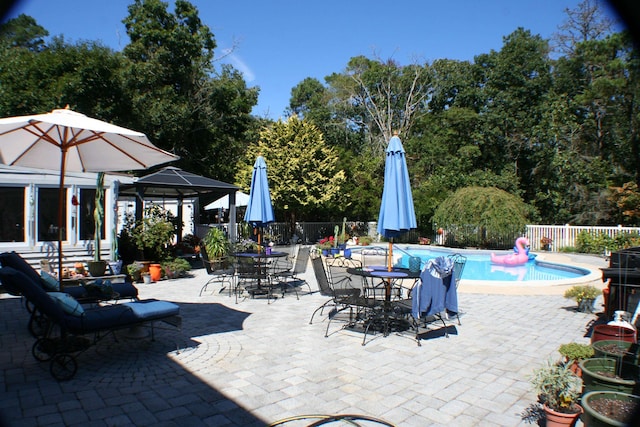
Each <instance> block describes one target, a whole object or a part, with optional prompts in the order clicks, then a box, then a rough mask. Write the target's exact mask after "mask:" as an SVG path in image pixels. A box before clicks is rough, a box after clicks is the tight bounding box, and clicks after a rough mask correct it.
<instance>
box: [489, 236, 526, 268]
mask: <svg viewBox="0 0 640 427" xmlns="http://www.w3.org/2000/svg"><path fill="white" fill-rule="evenodd" d="M525 246H529V239H527V238H526V237H518V239H516V249H517V251H518V252H517V253H513V254H509V255H496V254H493V253H492V254H491V262H492V263H494V264H500V265H522V264H526V262H527V261H529V254H528V253H527V250H526V249H525Z"/></svg>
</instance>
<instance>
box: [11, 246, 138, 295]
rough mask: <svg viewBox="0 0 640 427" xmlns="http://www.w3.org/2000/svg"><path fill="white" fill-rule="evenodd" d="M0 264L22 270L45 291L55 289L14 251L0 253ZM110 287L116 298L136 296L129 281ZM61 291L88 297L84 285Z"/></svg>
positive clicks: (65, 288)
mask: <svg viewBox="0 0 640 427" xmlns="http://www.w3.org/2000/svg"><path fill="white" fill-rule="evenodd" d="M0 265H2V266H3V267H11V268H14V269H16V270H18V271H20V272H22V273H23V274H25V275H26V276H27V277H29V278H31V280H33V281H34V282H36V283H38V284H39V285H40V286H41V287H42V288H43V289H44V290H45V291H46V290H49V291H56V290H57V289H55V285H52V284H48V283H47V282H45V280H44V279H43V278H42V276H41V275H40V274H38V272H37V271H36V270H34V268H33V267H31V265H30V264H29V263H28V262H27V261H25V260H24V258H22V257H21V256H20V255H19V254H17V253H16V252H4V253H2V254H0ZM111 287H112V289H113V292H114V295H116V299H137V298H138V288H136V287H135V286H133V285H132V284H131V283H113V284H111ZM58 288H59V286H58ZM62 291H63V292H65V293H68V294H70V295H71V296H73V297H74V298H76V299H77V298H83V299H90V295H89V294H88V291H87V288H86V287H84V286H64V287H63V289H62Z"/></svg>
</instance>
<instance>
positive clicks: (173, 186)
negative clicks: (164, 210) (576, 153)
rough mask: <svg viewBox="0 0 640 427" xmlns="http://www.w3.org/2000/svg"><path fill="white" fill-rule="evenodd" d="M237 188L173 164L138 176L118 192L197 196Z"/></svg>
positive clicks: (181, 196) (127, 194) (130, 194)
mask: <svg viewBox="0 0 640 427" xmlns="http://www.w3.org/2000/svg"><path fill="white" fill-rule="evenodd" d="M237 190H239V188H238V187H237V186H235V185H233V184H228V183H226V182H222V181H218V180H215V179H211V178H207V177H205V176H201V175H196V174H193V173H191V172H186V171H183V170H182V169H180V168H177V167H174V166H167V167H165V168H162V169H160V170H159V171H157V172H154V173H151V174H149V175H146V176H143V177H140V178H138V179H137V180H136V181H135V182H134V183H133V184H124V185H122V186H121V187H120V191H119V194H120V195H125V196H135V195H137V194H138V192H139V191H140V192H142V194H143V195H144V196H147V197H154V196H157V197H175V198H184V197H198V196H201V195H205V194H206V195H213V196H218V197H221V196H224V195H225V194H231V193H234V192H235V191H237Z"/></svg>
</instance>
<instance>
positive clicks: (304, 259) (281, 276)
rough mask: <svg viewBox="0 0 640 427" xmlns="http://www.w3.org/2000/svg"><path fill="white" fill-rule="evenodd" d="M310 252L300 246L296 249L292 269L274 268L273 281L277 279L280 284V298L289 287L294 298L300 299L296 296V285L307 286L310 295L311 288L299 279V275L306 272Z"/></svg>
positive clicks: (306, 247)
mask: <svg viewBox="0 0 640 427" xmlns="http://www.w3.org/2000/svg"><path fill="white" fill-rule="evenodd" d="M310 250H311V248H310V247H309V246H301V247H300V248H298V253H297V254H296V257H295V262H294V263H293V268H291V269H279V268H277V267H276V269H275V271H274V272H273V273H272V276H273V277H274V279H277V280H279V282H280V285H281V287H282V296H284V294H285V290H286V288H287V287H289V288H291V289H293V290H294V291H295V293H296V298H297V299H300V295H299V294H298V285H307V287H308V288H309V293H311V286H310V285H309V283H308V282H307V281H306V280H305V279H303V278H302V277H300V275H301V274H304V273H305V272H306V271H307V264H309V253H310ZM276 266H277V264H276Z"/></svg>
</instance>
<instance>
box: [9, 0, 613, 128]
mask: <svg viewBox="0 0 640 427" xmlns="http://www.w3.org/2000/svg"><path fill="white" fill-rule="evenodd" d="M580 1H581V0H484V1H483V0H446V1H442V0H437V1H436V0H396V1H393V2H389V1H379V0H323V1H315V2H312V1H309V2H292V1H283V0H271V1H264V0H262V1H246V0H245V1H243V0H231V1H230V0H222V1H221V0H191V3H192V4H194V5H195V6H196V7H197V8H198V10H199V12H200V13H199V14H200V19H201V20H202V21H203V22H204V24H206V25H207V26H209V28H210V29H211V31H212V32H213V34H214V36H215V38H216V41H217V44H218V48H217V49H216V57H218V58H220V57H222V56H223V53H224V52H226V51H228V50H229V49H230V48H231V47H233V46H235V48H234V50H233V52H232V53H231V54H229V55H227V56H226V57H224V58H223V59H222V61H223V62H228V63H231V64H233V65H234V67H235V68H237V69H238V70H240V71H242V72H243V74H244V76H245V80H246V81H247V84H248V85H249V86H258V87H260V97H259V99H258V105H257V106H256V108H254V110H253V113H254V114H256V115H258V116H263V117H265V116H266V117H270V118H272V119H278V118H279V117H281V116H282V114H283V112H284V110H285V108H286V107H287V105H288V104H289V97H290V95H291V89H292V88H293V87H294V86H295V85H297V84H298V83H300V82H301V81H302V80H303V79H305V78H306V77H315V78H317V79H318V80H320V81H321V82H324V77H325V76H327V75H329V74H331V73H334V72H341V71H343V70H344V68H345V66H346V65H347V62H348V61H349V59H350V58H351V57H354V56H357V55H364V56H367V57H369V58H380V59H383V60H386V59H389V58H393V59H394V60H396V61H397V62H398V63H399V64H400V65H408V64H412V63H425V62H428V63H431V62H432V61H433V60H435V59H442V58H448V59H457V60H469V61H472V60H473V57H474V56H475V55H478V54H481V53H488V52H490V51H491V50H492V49H493V50H500V48H501V47H502V41H503V37H505V36H507V35H509V34H510V33H512V32H513V31H514V30H516V29H517V28H518V27H523V28H525V29H528V30H530V31H531V32H532V33H533V34H539V35H540V36H542V37H544V38H550V37H551V36H552V35H553V33H554V32H557V31H558V26H559V25H561V24H562V23H563V22H564V20H565V19H566V17H567V15H566V13H565V9H566V8H569V9H575V8H576V7H577V5H578V4H579V3H580ZM131 3H132V0H109V1H96V2H94V1H88V0H22V1H20V2H18V3H17V5H16V6H15V7H14V9H13V10H12V11H11V13H10V14H9V16H8V18H11V17H15V16H17V15H19V14H20V13H25V14H27V15H30V16H32V17H34V18H35V19H36V21H37V22H38V23H39V24H40V25H42V26H43V27H45V28H46V29H47V30H48V31H49V33H50V34H51V35H64V37H65V39H66V40H67V41H70V42H75V41H78V40H100V41H102V42H103V43H104V44H105V45H107V46H110V47H112V48H113V49H116V50H121V49H122V48H123V47H124V46H125V45H126V44H127V42H128V38H127V35H126V32H125V29H124V25H123V24H122V22H121V21H122V20H123V19H124V18H125V17H126V16H127V15H128V10H127V6H128V5H129V4H131ZM170 4H173V2H172V1H171V2H170ZM170 10H173V8H172V6H170ZM605 10H606V11H607V12H608V14H609V15H610V16H611V17H612V18H615V15H614V13H613V12H612V11H611V10H610V9H609V8H608V6H607V5H605Z"/></svg>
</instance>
